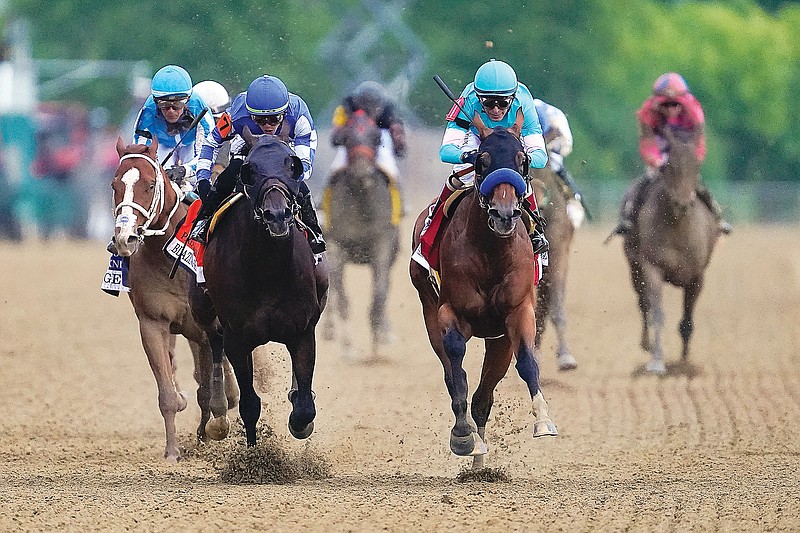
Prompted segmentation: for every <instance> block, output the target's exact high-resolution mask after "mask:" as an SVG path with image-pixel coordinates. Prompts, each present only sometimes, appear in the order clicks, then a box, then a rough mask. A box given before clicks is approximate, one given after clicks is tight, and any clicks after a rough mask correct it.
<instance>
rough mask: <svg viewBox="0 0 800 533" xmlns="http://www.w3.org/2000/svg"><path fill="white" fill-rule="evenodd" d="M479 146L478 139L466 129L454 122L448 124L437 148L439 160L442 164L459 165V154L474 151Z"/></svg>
mask: <svg viewBox="0 0 800 533" xmlns="http://www.w3.org/2000/svg"><path fill="white" fill-rule="evenodd" d="M478 145H480V139H478V137H477V135H475V134H473V133H472V132H470V131H469V130H467V129H464V128H462V127H461V126H459V125H458V124H456V123H455V122H448V124H447V127H446V128H445V130H444V137H443V138H442V146H441V148H439V159H441V161H442V163H452V164H454V165H458V164H461V163H462V161H461V154H462V153H465V152H469V151H472V150H475V149H476V148H477V147H478Z"/></svg>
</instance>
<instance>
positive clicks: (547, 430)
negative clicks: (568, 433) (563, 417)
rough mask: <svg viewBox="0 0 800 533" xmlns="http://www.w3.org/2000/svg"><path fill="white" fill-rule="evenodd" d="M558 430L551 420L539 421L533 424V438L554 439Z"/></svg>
mask: <svg viewBox="0 0 800 533" xmlns="http://www.w3.org/2000/svg"><path fill="white" fill-rule="evenodd" d="M556 435H558V429H556V425H555V424H554V423H553V421H552V420H539V421H536V422H534V423H533V436H534V437H555V436H556Z"/></svg>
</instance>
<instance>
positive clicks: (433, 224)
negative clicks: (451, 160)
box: [419, 172, 464, 259]
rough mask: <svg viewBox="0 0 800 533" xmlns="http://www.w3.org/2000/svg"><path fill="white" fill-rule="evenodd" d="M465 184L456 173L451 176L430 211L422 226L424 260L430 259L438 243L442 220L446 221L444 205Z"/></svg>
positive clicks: (421, 244) (421, 248) (421, 240)
mask: <svg viewBox="0 0 800 533" xmlns="http://www.w3.org/2000/svg"><path fill="white" fill-rule="evenodd" d="M463 185H464V184H463V182H462V181H461V180H460V179H458V176H456V174H455V172H453V174H451V175H450V176H449V177H448V178H447V181H445V183H444V187H442V192H441V193H439V198H437V199H436V202H435V203H434V204H433V205H432V206H431V207H430V208H429V209H428V216H427V218H426V219H425V223H424V224H423V226H422V232H421V233H420V239H419V240H420V252H421V253H422V256H423V257H424V258H426V259H427V258H428V257H429V254H430V252H431V250H433V245H434V243H435V242H436V237H437V236H438V234H439V229H440V228H441V227H442V220H443V219H444V203H445V202H446V201H447V199H448V198H450V196H452V194H453V192H455V191H456V189H459V188H460V187H462V186H463Z"/></svg>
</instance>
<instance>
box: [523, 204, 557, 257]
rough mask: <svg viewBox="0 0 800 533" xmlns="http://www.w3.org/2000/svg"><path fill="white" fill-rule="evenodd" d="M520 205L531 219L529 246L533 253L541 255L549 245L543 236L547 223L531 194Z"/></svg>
mask: <svg viewBox="0 0 800 533" xmlns="http://www.w3.org/2000/svg"><path fill="white" fill-rule="evenodd" d="M522 205H523V207H524V208H525V211H527V213H528V215H529V216H530V217H531V232H530V238H531V244H532V245H533V253H535V254H543V253H545V252H547V250H548V249H549V248H550V243H549V242H547V237H545V236H544V228H545V227H546V226H547V221H546V220H545V218H544V217H543V216H542V214H541V213H540V212H539V206H538V205H536V197H535V196H534V195H533V192H531V193H530V194H529V195H528V196H526V197H525V199H524V200H523V201H522Z"/></svg>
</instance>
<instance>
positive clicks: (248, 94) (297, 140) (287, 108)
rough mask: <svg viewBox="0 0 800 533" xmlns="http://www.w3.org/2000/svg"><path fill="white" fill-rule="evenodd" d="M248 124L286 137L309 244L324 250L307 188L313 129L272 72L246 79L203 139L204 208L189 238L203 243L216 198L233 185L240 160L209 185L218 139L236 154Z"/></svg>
mask: <svg viewBox="0 0 800 533" xmlns="http://www.w3.org/2000/svg"><path fill="white" fill-rule="evenodd" d="M245 128H249V129H250V131H251V132H252V133H253V134H254V135H258V134H269V135H276V136H278V137H281V138H282V139H284V140H285V141H287V142H288V143H289V144H290V145H291V146H292V148H293V149H294V152H295V154H296V155H297V157H299V158H300V160H301V161H302V162H303V175H302V176H301V180H302V181H301V183H300V195H299V197H298V203H299V204H300V218H301V219H302V221H303V223H304V224H306V226H308V228H309V229H310V231H309V232H308V233H309V236H308V238H309V243H310V244H311V249H312V251H313V252H314V253H315V254H321V253H322V252H324V251H325V240H324V239H323V237H322V229H321V228H320V227H319V221H318V220H317V213H316V211H315V210H314V204H313V201H312V199H311V191H309V189H308V185H307V184H306V183H305V180H306V179H308V178H309V177H310V176H311V170H312V165H313V164H314V155H315V154H316V150H317V130H316V129H315V128H314V120H313V119H312V118H311V112H310V111H309V110H308V106H307V105H306V103H305V102H304V101H303V99H302V98H300V97H299V96H297V95H296V94H294V93H290V92H289V91H288V89H287V88H286V85H284V83H283V82H282V81H281V80H280V79H279V78H277V77H275V76H266V75H265V76H259V77H258V78H256V79H255V80H253V81H252V83H250V85H249V86H248V87H247V91H245V92H242V93H239V94H238V95H237V96H236V98H234V99H233V102H231V106H230V107H229V108H228V110H227V111H226V112H225V113H223V114H222V116H221V117H220V118H219V120H218V121H217V125H216V127H215V128H214V129H213V130H212V131H211V134H210V135H209V136H208V137H207V138H206V140H205V143H204V145H203V148H202V150H201V151H200V161H199V163H198V166H197V192H198V194H199V195H200V198H202V199H203V207H202V208H201V210H200V212H199V213H198V218H199V219H201V221H200V222H198V224H197V227H196V230H195V232H194V233H193V234H192V238H194V239H196V240H199V241H201V242H202V241H204V240H205V237H206V227H207V223H208V219H209V218H210V217H211V215H213V213H214V211H215V210H216V208H217V207H218V206H219V204H220V202H222V200H224V199H225V198H226V197H227V196H228V195H229V194H230V193H231V192H232V191H233V188H234V186H235V185H236V179H237V177H238V169H239V168H241V163H238V164H234V160H233V159H232V160H231V165H230V166H229V167H228V168H229V169H231V171H230V172H228V171H227V169H226V171H223V172H222V173H221V174H220V175H219V176H218V177H217V181H216V182H215V183H214V184H213V186H212V185H211V182H210V177H211V166H212V163H213V162H214V161H215V160H216V157H217V153H218V151H219V149H220V146H221V145H222V143H224V142H225V141H226V140H231V156H235V155H239V154H241V153H242V150H243V148H244V147H245V141H244V138H243V137H242V132H244V129H245Z"/></svg>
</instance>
